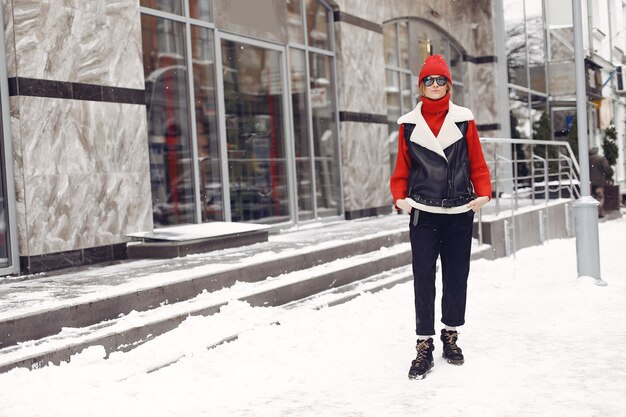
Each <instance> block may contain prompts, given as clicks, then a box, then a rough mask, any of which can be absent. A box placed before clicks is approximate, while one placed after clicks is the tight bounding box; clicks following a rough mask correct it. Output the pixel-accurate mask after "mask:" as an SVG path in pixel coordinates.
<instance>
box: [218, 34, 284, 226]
mask: <svg viewBox="0 0 626 417" xmlns="http://www.w3.org/2000/svg"><path fill="white" fill-rule="evenodd" d="M221 48H222V62H223V73H224V105H225V109H226V142H227V146H228V148H227V150H228V169H229V176H230V184H229V185H230V197H231V216H232V220H233V221H255V220H263V222H264V223H278V222H286V221H289V220H291V218H290V215H289V193H288V181H287V170H286V161H285V133H284V128H283V126H284V120H285V119H284V118H285V109H284V106H283V94H284V92H283V89H282V83H283V73H282V68H283V67H282V57H281V53H280V52H278V51H273V50H269V49H265V48H261V47H256V46H251V45H247V44H243V43H238V42H233V41H228V40H223V41H222V44H221Z"/></svg>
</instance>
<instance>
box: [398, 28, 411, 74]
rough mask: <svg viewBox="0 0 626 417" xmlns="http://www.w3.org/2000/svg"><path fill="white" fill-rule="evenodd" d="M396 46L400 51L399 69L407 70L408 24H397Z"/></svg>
mask: <svg viewBox="0 0 626 417" xmlns="http://www.w3.org/2000/svg"><path fill="white" fill-rule="evenodd" d="M398 46H399V49H400V67H401V68H404V69H409V68H410V67H409V48H410V46H409V22H408V21H406V20H405V21H402V22H398Z"/></svg>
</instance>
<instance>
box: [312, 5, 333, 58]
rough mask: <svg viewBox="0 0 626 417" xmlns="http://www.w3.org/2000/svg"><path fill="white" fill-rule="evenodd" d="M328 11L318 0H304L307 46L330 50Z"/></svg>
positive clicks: (330, 37)
mask: <svg viewBox="0 0 626 417" xmlns="http://www.w3.org/2000/svg"><path fill="white" fill-rule="evenodd" d="M329 18H330V13H329V11H328V9H326V7H324V6H323V5H322V4H321V3H320V2H319V1H316V0H313V1H307V2H306V26H307V35H308V36H307V39H308V44H309V46H313V47H315V48H320V49H326V50H328V51H331V50H332V44H331V40H332V36H331V32H330V31H331V28H332V26H331V25H330V24H329Z"/></svg>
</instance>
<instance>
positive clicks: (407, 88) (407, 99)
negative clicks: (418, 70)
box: [401, 73, 415, 114]
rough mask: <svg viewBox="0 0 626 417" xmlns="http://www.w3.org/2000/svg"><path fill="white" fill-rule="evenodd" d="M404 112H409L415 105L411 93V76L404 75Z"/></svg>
mask: <svg viewBox="0 0 626 417" xmlns="http://www.w3.org/2000/svg"><path fill="white" fill-rule="evenodd" d="M401 77H402V111H401V113H402V114H404V113H407V112H409V111H410V110H411V109H412V108H413V107H415V104H414V103H413V93H411V78H412V77H411V74H406V73H402V75H401Z"/></svg>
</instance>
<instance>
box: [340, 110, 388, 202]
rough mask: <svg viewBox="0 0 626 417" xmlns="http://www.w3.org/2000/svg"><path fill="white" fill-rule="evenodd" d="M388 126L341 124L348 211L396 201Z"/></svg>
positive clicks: (345, 193)
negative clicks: (390, 186) (392, 192)
mask: <svg viewBox="0 0 626 417" xmlns="http://www.w3.org/2000/svg"><path fill="white" fill-rule="evenodd" d="M387 131H388V128H387V125H382V124H368V123H354V122H343V123H341V137H342V158H343V181H344V185H343V187H344V204H345V209H346V211H353V210H361V209H367V208H374V207H382V206H384V205H390V204H391V203H392V198H391V194H390V191H389V178H390V168H389V149H388V144H387V140H386V139H387Z"/></svg>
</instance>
